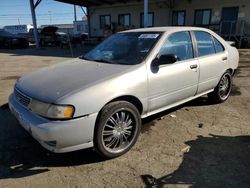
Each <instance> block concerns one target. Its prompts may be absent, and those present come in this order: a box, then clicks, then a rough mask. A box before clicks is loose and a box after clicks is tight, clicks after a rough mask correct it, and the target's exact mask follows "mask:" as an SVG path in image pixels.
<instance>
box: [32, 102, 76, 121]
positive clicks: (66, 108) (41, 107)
mask: <svg viewBox="0 0 250 188" xmlns="http://www.w3.org/2000/svg"><path fill="white" fill-rule="evenodd" d="M29 108H30V110H31V111H32V112H33V113H35V114H38V115H40V116H43V117H45V118H49V119H71V118H72V117H73V115H74V111H75V109H74V107H73V106H72V105H55V104H48V103H44V102H40V101H37V100H32V101H31V102H30V104H29Z"/></svg>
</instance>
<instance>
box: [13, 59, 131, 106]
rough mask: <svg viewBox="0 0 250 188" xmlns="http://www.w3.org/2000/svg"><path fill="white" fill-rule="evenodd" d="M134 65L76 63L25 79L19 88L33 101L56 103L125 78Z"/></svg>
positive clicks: (37, 72)
mask: <svg viewBox="0 0 250 188" xmlns="http://www.w3.org/2000/svg"><path fill="white" fill-rule="evenodd" d="M129 68H131V65H114V64H107V63H97V62H92V61H85V60H82V59H74V60H71V61H67V62H65V63H60V64H57V65H54V66H50V67H47V68H43V69H41V70H38V71H36V72H33V73H31V74H28V75H26V76H23V77H21V78H20V79H19V80H18V81H17V83H16V88H17V89H19V90H20V91H22V92H23V93H24V94H26V95H27V96H30V97H31V98H34V99H37V100H40V101H44V102H49V103H54V102H56V101H57V100H58V99H59V98H61V97H63V96H65V95H68V94H70V93H73V92H74V91H78V90H80V89H84V88H87V87H91V86H93V85H95V84H97V83H100V82H102V81H105V80H108V79H110V78H113V77H114V76H115V75H121V73H122V72H125V71H126V70H127V69H129Z"/></svg>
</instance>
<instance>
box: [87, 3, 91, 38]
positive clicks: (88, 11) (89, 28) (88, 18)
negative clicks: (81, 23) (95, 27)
mask: <svg viewBox="0 0 250 188" xmlns="http://www.w3.org/2000/svg"><path fill="white" fill-rule="evenodd" d="M87 20H88V30H89V33H88V35H89V38H91V27H90V26H91V25H90V24H91V23H90V10H89V7H87Z"/></svg>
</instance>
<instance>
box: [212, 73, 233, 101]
mask: <svg viewBox="0 0 250 188" xmlns="http://www.w3.org/2000/svg"><path fill="white" fill-rule="evenodd" d="M231 89H232V75H231V72H230V71H226V72H225V73H224V74H223V75H222V77H221V79H220V82H219V84H218V85H217V86H216V88H215V89H214V91H213V92H212V93H209V94H208V98H209V100H211V101H212V102H215V103H222V102H224V101H226V100H227V99H228V97H229V95H230V92H231Z"/></svg>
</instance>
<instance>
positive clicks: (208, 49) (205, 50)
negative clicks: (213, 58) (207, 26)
mask: <svg viewBox="0 0 250 188" xmlns="http://www.w3.org/2000/svg"><path fill="white" fill-rule="evenodd" d="M194 35H195V38H196V41H197V50H198V55H199V57H201V56H206V55H211V54H215V53H216V51H215V46H214V41H213V38H212V36H211V35H210V34H209V33H207V32H204V31H195V32H194Z"/></svg>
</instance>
